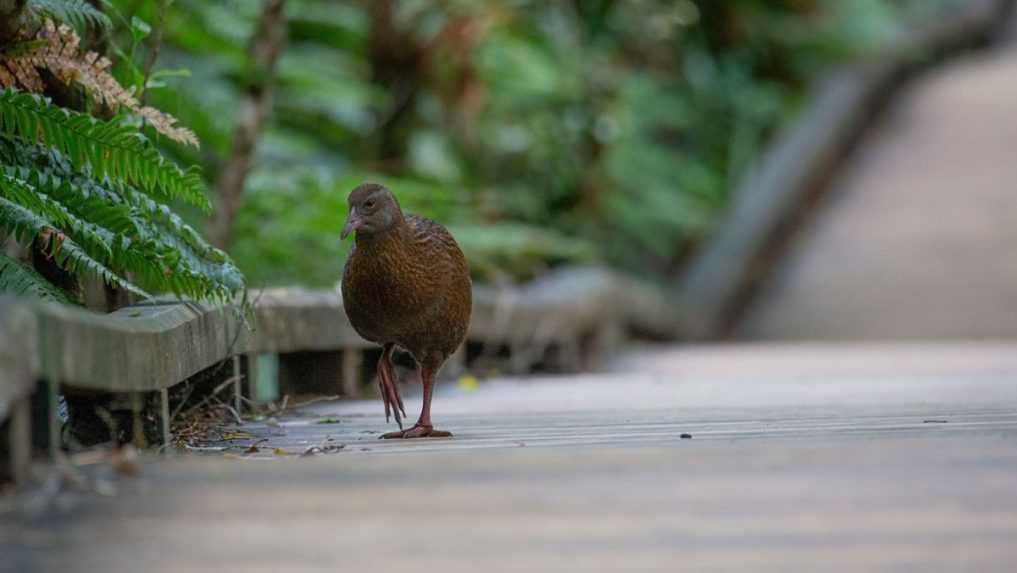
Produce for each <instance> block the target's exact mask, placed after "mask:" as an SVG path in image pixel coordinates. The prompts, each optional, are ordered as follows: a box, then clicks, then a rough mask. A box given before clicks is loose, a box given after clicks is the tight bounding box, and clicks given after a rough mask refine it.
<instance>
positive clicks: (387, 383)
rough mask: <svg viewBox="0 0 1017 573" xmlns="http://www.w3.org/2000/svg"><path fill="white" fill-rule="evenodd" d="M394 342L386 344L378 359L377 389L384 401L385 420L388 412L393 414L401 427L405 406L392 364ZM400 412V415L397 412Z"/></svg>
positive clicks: (386, 420) (401, 427) (387, 417)
mask: <svg viewBox="0 0 1017 573" xmlns="http://www.w3.org/2000/svg"><path fill="white" fill-rule="evenodd" d="M394 350H395V345H394V344H386V345H385V347H384V349H383V350H382V352H381V358H379V359H378V389H379V390H380V391H381V400H382V402H384V403H385V422H388V420H389V414H390V413H393V414H395V420H396V424H399V429H400V430H402V429H403V417H405V416H406V408H405V407H404V406H403V398H402V396H400V395H399V387H398V386H397V385H396V377H395V368H394V367H393V366H392V352H393V351H394ZM400 411H401V412H402V416H400V415H399V412H400Z"/></svg>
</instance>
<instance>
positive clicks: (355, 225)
mask: <svg viewBox="0 0 1017 573" xmlns="http://www.w3.org/2000/svg"><path fill="white" fill-rule="evenodd" d="M363 223H364V220H363V219H361V218H360V214H359V213H357V212H356V210H353V211H350V215H349V217H346V224H345V225H343V232H342V233H341V234H340V235H339V238H340V239H343V240H345V239H346V237H348V236H350V233H352V232H353V231H356V230H357V229H359V228H360V226H361V225H362V224H363Z"/></svg>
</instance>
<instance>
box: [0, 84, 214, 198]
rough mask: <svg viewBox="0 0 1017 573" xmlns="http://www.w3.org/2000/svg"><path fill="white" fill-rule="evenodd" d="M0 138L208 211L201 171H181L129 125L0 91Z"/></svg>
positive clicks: (35, 97) (98, 177)
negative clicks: (50, 151) (47, 149)
mask: <svg viewBox="0 0 1017 573" xmlns="http://www.w3.org/2000/svg"><path fill="white" fill-rule="evenodd" d="M0 134H5V135H7V136H9V137H14V138H17V139H20V140H21V141H25V142H27V143H43V142H44V143H45V144H46V145H48V146H51V147H53V148H55V149H57V150H59V151H60V152H61V153H63V154H64V155H65V156H67V157H68V158H69V159H70V160H71V162H72V163H73V164H74V166H75V167H76V168H77V169H79V170H86V169H87V170H88V172H89V174H90V175H91V176H92V177H93V178H94V179H96V180H99V181H101V180H102V179H103V178H105V177H110V178H112V179H117V180H120V181H123V182H125V183H129V184H132V185H136V186H138V187H140V188H141V189H143V190H144V191H145V192H147V193H149V194H152V195H155V196H157V197H160V198H162V199H166V200H173V199H180V200H183V201H186V202H188V203H191V204H193V205H196V206H198V207H199V208H200V209H201V210H202V211H204V212H206V213H208V212H210V211H211V210H212V206H211V203H209V200H208V197H207V196H206V195H205V185H204V182H203V181H202V179H201V175H200V173H199V170H198V169H197V168H195V167H192V168H190V169H187V170H186V171H184V170H181V169H180V168H179V167H177V166H176V165H174V164H173V163H172V162H170V161H168V160H167V159H166V158H164V157H163V156H162V155H161V154H160V153H159V151H158V150H156V149H155V147H153V146H152V144H151V142H149V141H148V140H147V139H146V138H145V136H144V135H142V134H141V133H139V132H138V131H137V130H136V129H135V128H133V127H130V126H126V125H122V124H120V123H118V122H116V121H108V122H104V121H100V120H98V119H95V118H94V117H92V116H90V115H86V114H83V113H77V112H73V111H70V110H66V109H64V108H61V107H58V106H55V105H53V104H52V103H50V102H49V100H48V99H46V98H43V97H41V96H38V95H35V94H29V93H24V92H21V91H18V90H12V89H9V90H4V91H2V92H0Z"/></svg>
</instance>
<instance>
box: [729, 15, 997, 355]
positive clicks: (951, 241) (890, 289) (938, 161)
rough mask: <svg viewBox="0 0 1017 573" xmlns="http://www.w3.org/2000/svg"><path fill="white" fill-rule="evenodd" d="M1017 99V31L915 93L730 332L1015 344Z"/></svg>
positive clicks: (896, 107)
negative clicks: (1012, 340)
mask: <svg viewBox="0 0 1017 573" xmlns="http://www.w3.org/2000/svg"><path fill="white" fill-rule="evenodd" d="M1015 24H1017V22H1015ZM1015 101H1017V33H1011V38H1010V39H1009V40H1008V41H1006V42H1005V43H1004V44H1003V45H1001V46H998V47H996V48H994V49H992V50H989V51H984V52H978V53H974V54H971V55H969V56H967V57H964V58H958V59H956V60H954V61H952V62H950V63H949V64H946V65H944V66H942V67H938V68H936V69H934V70H931V71H930V72H929V73H928V74H927V75H925V76H923V77H921V78H919V79H918V80H917V81H915V82H914V83H913V84H912V85H911V86H909V87H908V89H907V90H906V93H904V94H903V95H902V96H901V97H899V98H897V99H896V100H894V102H893V103H892V105H891V109H890V110H889V112H888V113H887V114H886V115H885V117H883V118H882V119H881V121H880V124H879V126H878V127H877V128H876V129H874V130H873V132H872V133H871V134H870V135H869V136H868V137H867V138H866V139H865V140H863V141H862V143H861V145H860V148H859V150H858V151H857V153H856V154H855V156H854V157H853V158H852V159H851V160H849V161H848V162H847V163H846V164H845V165H844V166H843V167H842V168H841V170H842V172H841V174H840V176H839V177H838V178H837V180H836V181H835V182H834V183H833V186H832V188H831V189H830V190H829V192H828V193H827V195H826V197H825V199H824V200H823V201H822V202H821V203H820V205H819V206H818V208H817V209H816V212H815V213H814V217H813V220H812V221H811V223H810V224H808V225H807V226H806V228H805V229H803V230H802V232H801V233H800V234H799V235H798V236H797V237H796V239H795V241H794V244H793V246H792V248H791V249H790V252H789V253H787V254H786V255H785V256H784V257H783V259H782V260H781V261H780V262H779V263H778V264H777V265H776V267H775V268H774V269H773V270H772V271H771V275H770V277H769V279H768V280H767V281H765V284H763V285H762V287H761V290H760V292H759V293H758V296H757V297H756V298H755V299H754V301H753V303H752V304H751V305H750V307H749V309H748V312H747V313H746V315H745V316H744V318H743V320H742V322H741V323H740V324H739V325H738V327H737V328H736V331H735V337H736V338H739V339H743V340H781V339H799V340H803V339H812V340H815V339H825V340H858V339H900V338H907V339H959V338H967V339H991V338H1013V337H1015V336H1017V288H1015V285H1017V258H1015V257H1014V245H1017V184H1015V181H1017V161H1014V150H1015V146H1017V122H1015V121H1014V102H1015Z"/></svg>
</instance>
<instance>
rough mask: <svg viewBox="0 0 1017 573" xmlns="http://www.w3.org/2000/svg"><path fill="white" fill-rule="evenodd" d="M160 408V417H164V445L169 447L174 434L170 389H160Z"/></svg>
mask: <svg viewBox="0 0 1017 573" xmlns="http://www.w3.org/2000/svg"><path fill="white" fill-rule="evenodd" d="M159 409H160V410H161V411H160V414H159V417H160V418H161V419H162V445H163V446H164V447H165V448H169V447H170V443H171V442H172V441H173V435H172V434H171V432H170V410H169V390H167V389H166V388H163V389H162V390H159Z"/></svg>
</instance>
